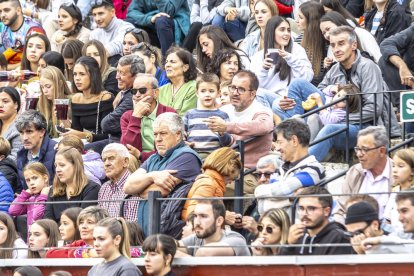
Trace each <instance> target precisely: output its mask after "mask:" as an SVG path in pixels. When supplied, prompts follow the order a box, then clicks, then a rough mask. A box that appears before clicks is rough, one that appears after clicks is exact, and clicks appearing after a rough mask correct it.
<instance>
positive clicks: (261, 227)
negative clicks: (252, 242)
mask: <svg viewBox="0 0 414 276" xmlns="http://www.w3.org/2000/svg"><path fill="white" fill-rule="evenodd" d="M263 230H266V232H267V233H268V234H272V233H273V228H272V227H270V226H266V227H264V226H263V225H261V224H259V225H257V231H259V233H262V232H263Z"/></svg>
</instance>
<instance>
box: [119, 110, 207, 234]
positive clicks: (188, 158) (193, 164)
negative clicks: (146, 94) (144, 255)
mask: <svg viewBox="0 0 414 276" xmlns="http://www.w3.org/2000/svg"><path fill="white" fill-rule="evenodd" d="M153 131H154V141H155V148H156V151H157V152H156V153H154V154H153V155H151V156H150V157H149V158H148V159H147V160H146V161H145V162H144V163H143V164H142V166H141V168H139V169H138V170H137V171H136V172H134V173H133V174H132V175H131V176H130V177H129V178H128V180H127V181H126V183H125V186H124V191H125V193H127V194H130V195H139V196H140V197H141V198H147V196H148V192H149V191H154V190H157V191H160V192H161V194H162V196H163V197H166V196H168V195H169V194H170V193H171V192H173V191H174V190H176V189H178V188H179V186H181V185H184V184H185V183H191V182H193V181H194V180H195V178H196V177H197V175H199V174H200V169H201V159H200V158H199V157H198V155H197V153H196V152H195V151H194V150H192V149H191V148H190V147H188V146H187V145H186V144H185V143H184V140H183V138H184V123H183V120H182V119H181V117H180V116H179V115H178V114H176V113H171V112H166V113H163V114H161V115H159V116H158V117H157V118H156V119H155V121H154V123H153ZM147 209H148V207H147V202H141V203H140V205H139V208H138V222H139V224H140V225H141V227H142V229H144V232H145V233H148V232H146V231H147V223H148V219H149V218H148V213H147V212H148V211H147ZM181 209H182V207H181Z"/></svg>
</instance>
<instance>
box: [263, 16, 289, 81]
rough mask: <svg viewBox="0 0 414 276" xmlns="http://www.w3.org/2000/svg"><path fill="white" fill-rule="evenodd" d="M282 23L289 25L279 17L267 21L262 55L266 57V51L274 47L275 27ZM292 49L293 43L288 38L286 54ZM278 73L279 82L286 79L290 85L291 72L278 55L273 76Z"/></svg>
mask: <svg viewBox="0 0 414 276" xmlns="http://www.w3.org/2000/svg"><path fill="white" fill-rule="evenodd" d="M282 22H286V23H288V25H289V26H290V24H289V21H287V20H286V18H284V17H281V16H273V17H272V18H270V19H269V21H267V24H266V30H265V35H264V50H263V54H264V56H266V53H267V50H268V49H272V48H277V47H276V37H275V30H276V29H277V27H279V25H280V24H282ZM292 47H293V41H292V38H290V41H289V44H288V45H287V47H286V48H285V51H286V52H289V53H291V52H292ZM277 73H279V78H280V79H281V80H285V79H288V82H289V83H290V79H291V70H290V66H289V65H288V64H287V62H286V60H285V59H284V58H282V57H281V56H279V55H278V58H277V61H276V65H275V74H277Z"/></svg>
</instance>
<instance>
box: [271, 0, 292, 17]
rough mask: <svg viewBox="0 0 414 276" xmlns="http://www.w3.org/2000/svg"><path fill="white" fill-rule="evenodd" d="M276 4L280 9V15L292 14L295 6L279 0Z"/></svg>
mask: <svg viewBox="0 0 414 276" xmlns="http://www.w3.org/2000/svg"><path fill="white" fill-rule="evenodd" d="M275 4H276V6H277V8H278V9H279V14H280V15H290V14H291V13H292V12H293V7H288V6H285V5H283V4H282V3H280V2H278V1H277V0H275Z"/></svg>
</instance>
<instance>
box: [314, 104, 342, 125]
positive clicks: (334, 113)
mask: <svg viewBox="0 0 414 276" xmlns="http://www.w3.org/2000/svg"><path fill="white" fill-rule="evenodd" d="M345 116H346V110H345V109H342V108H335V109H330V110H329V111H328V112H321V113H320V114H319V118H320V119H321V121H322V124H323V125H329V124H338V123H341V122H343V121H344V119H345Z"/></svg>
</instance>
